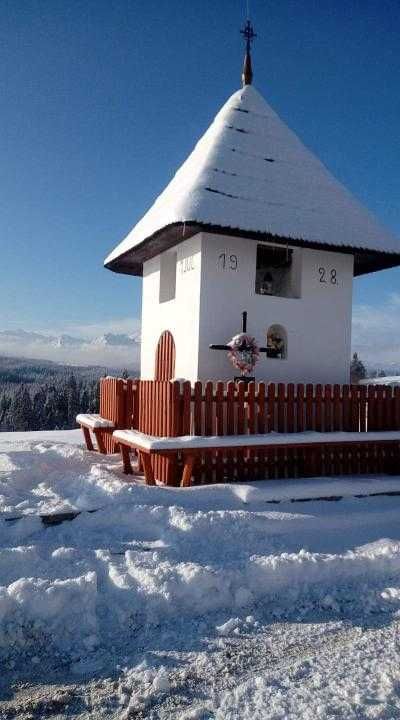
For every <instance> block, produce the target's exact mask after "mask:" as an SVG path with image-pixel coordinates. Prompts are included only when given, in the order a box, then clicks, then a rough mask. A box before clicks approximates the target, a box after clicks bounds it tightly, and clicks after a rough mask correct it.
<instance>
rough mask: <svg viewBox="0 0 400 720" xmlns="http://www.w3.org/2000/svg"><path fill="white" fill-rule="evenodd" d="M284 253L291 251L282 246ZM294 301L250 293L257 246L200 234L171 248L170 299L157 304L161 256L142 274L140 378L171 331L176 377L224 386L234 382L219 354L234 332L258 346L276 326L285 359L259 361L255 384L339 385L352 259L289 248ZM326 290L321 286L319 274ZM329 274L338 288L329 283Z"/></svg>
mask: <svg viewBox="0 0 400 720" xmlns="http://www.w3.org/2000/svg"><path fill="white" fill-rule="evenodd" d="M289 247H291V246H289ZM292 249H293V251H294V256H293V265H294V271H295V274H296V282H295V284H296V289H299V290H300V292H299V294H300V297H298V298H282V297H273V296H269V295H268V296H266V295H257V294H256V293H255V273H256V253H257V242H256V241H254V240H251V239H249V238H235V237H231V236H223V235H213V234H210V233H199V234H198V235H195V236H194V237H193V238H191V239H189V240H186V241H184V242H182V243H181V244H179V245H177V246H176V247H175V248H173V252H176V253H177V266H176V295H175V298H174V299H173V300H169V301H167V302H161V303H160V302H159V292H160V258H161V255H160V256H157V257H156V258H153V259H152V260H149V261H147V262H146V263H145V264H144V267H143V305H142V349H141V376H142V378H143V379H152V378H153V377H154V363H155V354H156V348H157V343H158V340H159V337H160V335H161V333H162V332H163V331H164V330H170V332H171V333H172V335H173V337H174V340H175V345H176V368H175V376H176V377H179V378H185V379H188V380H190V381H191V382H194V381H196V380H203V381H205V380H231V379H232V378H233V376H234V375H235V374H236V371H235V370H234V368H233V367H232V365H231V363H230V362H229V360H228V358H227V353H226V352H225V351H221V350H210V349H209V345H210V344H212V343H215V344H224V343H226V342H228V341H229V340H230V339H231V337H232V336H233V335H236V334H237V333H238V332H240V331H241V314H242V311H243V310H246V311H247V313H248V325H247V329H248V332H249V333H250V334H251V335H253V336H254V337H255V338H256V341H257V343H258V344H259V346H265V345H266V335H267V330H268V328H269V327H270V326H271V325H281V326H283V327H284V328H285V330H286V333H287V337H288V348H287V358H286V359H284V360H280V359H273V358H267V357H266V354H265V353H262V354H261V357H260V360H259V362H258V363H257V365H256V369H255V377H256V380H265V381H267V382H296V383H297V382H304V383H307V382H310V383H346V382H348V381H349V368H350V353H351V310H352V282H353V256H352V255H347V254H345V253H337V252H330V251H325V250H324V251H321V250H311V249H306V248H294V247H293V248H292ZM321 268H322V269H323V270H324V272H325V275H324V277H325V280H326V282H321V271H320V269H321ZM332 270H335V273H336V274H335V277H336V279H337V282H336V283H335V284H333V283H331V282H330V277H331V276H330V273H331V271H332Z"/></svg>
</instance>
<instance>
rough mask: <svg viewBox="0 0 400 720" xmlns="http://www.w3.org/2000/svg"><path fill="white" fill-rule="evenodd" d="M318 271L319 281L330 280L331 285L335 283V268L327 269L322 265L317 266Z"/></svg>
mask: <svg viewBox="0 0 400 720" xmlns="http://www.w3.org/2000/svg"><path fill="white" fill-rule="evenodd" d="M318 272H319V281H320V283H327V282H330V284H331V285H337V271H336V270H335V268H332V270H327V269H326V268H324V267H320V268H318Z"/></svg>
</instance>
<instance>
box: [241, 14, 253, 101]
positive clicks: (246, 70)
mask: <svg viewBox="0 0 400 720" xmlns="http://www.w3.org/2000/svg"><path fill="white" fill-rule="evenodd" d="M240 32H241V34H242V35H243V37H245V38H246V53H245V56H244V63H243V72H242V85H243V87H244V86H245V85H251V83H252V80H253V68H252V66H251V53H250V50H251V43H252V42H253V40H254V38H255V37H257V35H256V33H255V32H254V30H253V26H252V24H251V22H250V20H247V21H246V24H245V26H244V28H243V30H241V31H240Z"/></svg>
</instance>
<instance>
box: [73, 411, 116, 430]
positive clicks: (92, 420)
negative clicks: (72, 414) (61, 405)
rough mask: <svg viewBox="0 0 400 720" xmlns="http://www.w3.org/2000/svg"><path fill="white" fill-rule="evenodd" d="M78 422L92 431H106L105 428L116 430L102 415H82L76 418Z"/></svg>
mask: <svg viewBox="0 0 400 720" xmlns="http://www.w3.org/2000/svg"><path fill="white" fill-rule="evenodd" d="M76 422H77V423H78V424H79V425H84V426H85V427H87V428H90V429H91V430H104V429H105V428H108V429H109V428H114V427H115V425H114V423H113V422H112V421H111V420H105V419H104V418H102V417H101V415H94V414H93V415H91V414H89V413H80V414H79V415H77V416H76Z"/></svg>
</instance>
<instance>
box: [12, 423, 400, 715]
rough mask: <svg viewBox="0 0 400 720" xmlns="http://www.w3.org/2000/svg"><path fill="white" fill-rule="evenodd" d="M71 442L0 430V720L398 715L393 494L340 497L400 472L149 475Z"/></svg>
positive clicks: (398, 554) (399, 567)
mask: <svg viewBox="0 0 400 720" xmlns="http://www.w3.org/2000/svg"><path fill="white" fill-rule="evenodd" d="M56 435H57V437H56ZM63 435H64V436H65V435H66V437H63ZM79 443H80V436H79V434H78V433H69V434H68V433H67V434H65V433H60V434H58V433H57V434H56V433H55V434H54V435H51V437H49V434H41V433H40V434H32V433H29V434H26V435H24V434H15V435H14V434H7V435H6V434H3V436H2V435H0V513H1V512H2V516H3V519H0V586H1V587H0V662H1V666H2V673H1V674H0V690H1V694H0V718H3V717H4V718H11V717H18V718H22V719H23V718H28V717H31V718H32V717H33V718H39V717H40V718H41V717H53V718H61V717H62V718H64V717H65V718H67V717H80V718H85V719H86V718H97V717H98V718H100V717H110V718H111V717H115V718H121V720H123V719H124V718H130V717H132V718H151V719H152V718H154V719H156V718H160V719H163V718H174V717H176V718H187V720H189V718H200V719H201V720H206V719H207V720H209V719H211V718H215V720H225V719H228V720H230V719H232V720H233V719H234V718H235V719H236V718H238V719H239V718H240V720H242V719H244V720H246V719H247V718H253V719H255V720H258V719H259V718H260V719H261V718H272V719H274V720H275V719H276V720H277V719H278V718H282V719H283V718H285V719H286V718H288V719H289V720H291V719H292V718H293V719H294V718H296V720H297V718H307V719H308V718H310V719H311V718H313V720H314V718H349V719H352V718H397V717H400V695H399V688H400V672H399V667H400V664H399V660H400V657H399V646H398V627H399V619H398V618H400V524H399V517H400V497H386V496H382V497H374V498H372V497H371V498H354V497H350V496H351V495H354V494H362V490H363V491H366V490H368V489H369V490H371V491H374V492H379V491H381V490H382V489H385V487H386V489H390V488H392V489H395V488H397V487H398V483H399V478H382V479H381V478H369V479H363V480H361V481H360V480H351V479H340V478H338V479H335V480H318V481H307V482H306V483H300V482H293V483H292V485H291V487H292V489H293V490H294V491H296V492H297V493H298V495H297V497H310V494H311V495H312V494H314V495H316V496H320V495H323V494H325V495H326V494H345V495H347V496H349V497H347V498H346V499H344V500H341V501H340V502H326V501H325V502H318V501H312V502H307V503H304V502H287V501H285V499H284V498H285V494H284V493H285V492H287V488H288V487H290V486H289V485H287V484H286V485H282V484H280V483H255V484H240V485H232V486H217V487H213V488H206V487H204V488H199V489H193V490H189V491H180V490H167V489H158V488H155V489H154V488H146V487H143V486H142V485H141V484H140V481H139V484H137V483H135V484H133V485H130V486H129V485H127V484H126V483H125V481H124V478H123V476H122V474H121V470H120V462H119V459H118V458H113V457H111V458H110V457H100V456H96V455H90V454H88V453H86V452H85V451H84V450H83V449H82V448H81V447H80V446H79ZM385 483H387V485H385ZM399 484H400V483H399ZM327 488H328V489H329V492H327ZM332 488H335V491H334V492H333V491H332ZM340 489H341V490H342V491H343V492H341V493H339V492H338V490H340ZM279 497H280V498H281V499H282V498H283V502H281V503H280V504H278V505H274V504H268V503H269V501H270V500H271V499H279ZM68 508H73V509H80V510H82V512H81V514H80V515H79V516H78V517H77V518H76V519H75V520H73V521H72V522H65V523H62V524H61V525H58V526H55V527H45V526H43V524H42V523H41V521H40V519H39V517H38V513H42V512H49V511H54V510H57V511H58V510H60V509H63V510H65V509H68ZM94 509H96V510H97V511H96V512H90V511H92V510H94ZM21 515H22V517H21V518H20V519H18V520H12V519H11V518H13V517H19V516H21Z"/></svg>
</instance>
